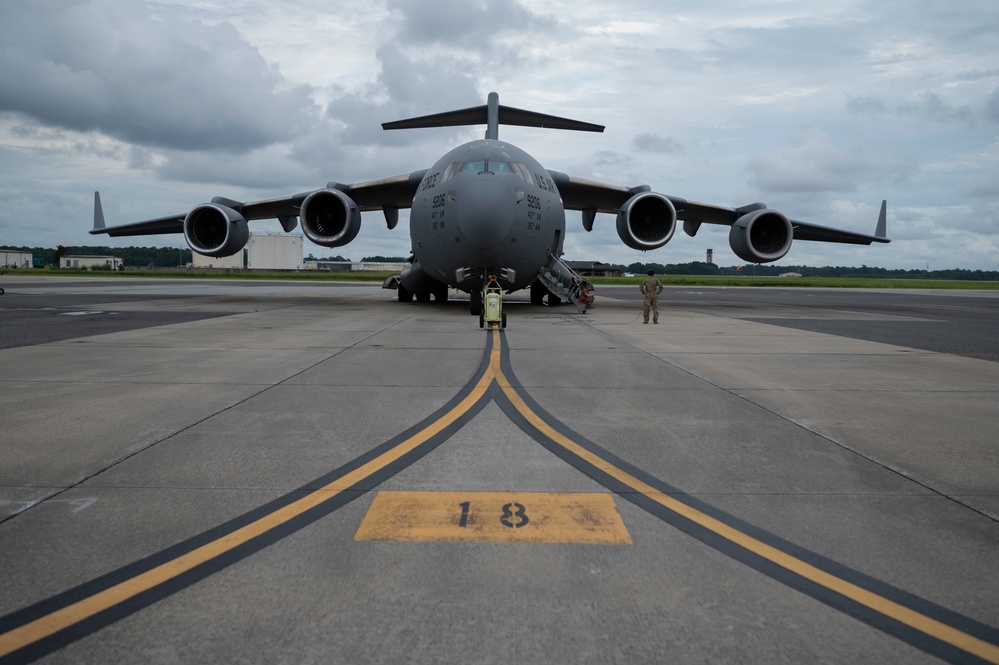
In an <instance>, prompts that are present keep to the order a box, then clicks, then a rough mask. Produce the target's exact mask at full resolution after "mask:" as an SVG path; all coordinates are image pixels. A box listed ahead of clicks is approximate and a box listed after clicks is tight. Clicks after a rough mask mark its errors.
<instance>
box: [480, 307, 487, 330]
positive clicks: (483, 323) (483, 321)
mask: <svg viewBox="0 0 999 665" xmlns="http://www.w3.org/2000/svg"><path fill="white" fill-rule="evenodd" d="M479 327H480V328H485V327H486V315H485V314H484V313H483V312H482V310H481V309H480V310H479Z"/></svg>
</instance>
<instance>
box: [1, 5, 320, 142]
mask: <svg viewBox="0 0 999 665" xmlns="http://www.w3.org/2000/svg"><path fill="white" fill-rule="evenodd" d="M0 43H2V44H3V48H2V49H0V110H6V111H13V112H17V113H21V114H24V115H26V116H28V117H31V118H35V119H36V120H38V121H39V122H42V123H45V124H49V125H53V126H58V127H64V128H67V129H72V130H76V131H91V130H96V131H100V132H103V133H105V134H107V135H109V136H114V137H116V138H119V139H121V140H123V141H129V142H133V143H136V144H139V145H146V146H156V147H170V148H177V149H197V148H206V147H208V148H217V149H224V150H236V151H240V150H245V149H249V148H254V147H258V146H263V145H267V144H270V143H274V142H277V141H281V140H286V139H287V138H289V137H290V136H291V135H292V134H293V133H294V131H296V130H297V129H298V128H299V127H300V126H302V125H304V124H308V123H309V122H310V111H311V109H310V108H309V106H310V104H311V100H310V98H309V89H308V88H306V87H304V86H288V85H287V82H286V81H284V80H283V79H282V78H281V76H280V74H279V73H278V71H277V69H276V68H274V67H273V66H272V65H269V64H268V63H267V62H266V61H265V60H264V59H263V58H262V57H261V55H260V53H259V52H258V51H257V50H256V49H255V48H253V47H252V46H251V45H250V44H248V43H247V42H246V41H245V40H244V39H243V38H242V37H241V36H240V34H239V33H238V32H237V31H236V29H235V28H234V27H233V26H232V25H229V24H226V23H222V24H218V25H215V26H208V25H204V24H202V23H198V22H190V21H184V20H180V19H177V18H171V17H169V16H168V17H165V18H162V19H160V20H154V19H153V18H152V16H151V15H150V14H149V13H148V12H147V11H146V10H145V7H144V5H142V4H139V3H135V2H129V1H127V0H117V1H114V2H101V3H97V2H83V1H79V0H78V1H76V2H64V1H62V0H41V1H32V2H4V3H2V4H0Z"/></svg>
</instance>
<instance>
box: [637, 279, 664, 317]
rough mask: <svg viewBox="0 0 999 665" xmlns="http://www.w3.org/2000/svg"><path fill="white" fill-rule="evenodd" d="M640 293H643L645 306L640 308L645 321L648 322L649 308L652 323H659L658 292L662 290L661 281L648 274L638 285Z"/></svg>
mask: <svg viewBox="0 0 999 665" xmlns="http://www.w3.org/2000/svg"><path fill="white" fill-rule="evenodd" d="M640 288H641V290H642V293H644V294H645V307H643V308H642V316H643V317H644V318H645V323H648V322H649V310H650V309H651V310H652V323H659V294H660V293H661V292H662V290H663V285H662V283H661V282H660V281H659V280H658V279H656V278H655V277H653V276H652V275H649V276H648V277H646V278H645V281H644V282H642V286H641V287H640Z"/></svg>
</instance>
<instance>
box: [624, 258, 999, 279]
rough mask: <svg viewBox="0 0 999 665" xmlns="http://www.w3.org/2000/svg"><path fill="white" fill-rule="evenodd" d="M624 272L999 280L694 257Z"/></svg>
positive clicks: (955, 271)
mask: <svg viewBox="0 0 999 665" xmlns="http://www.w3.org/2000/svg"><path fill="white" fill-rule="evenodd" d="M615 267H617V268H618V269H619V270H620V271H621V272H622V273H626V272H630V273H634V274H636V275H641V274H645V273H646V272H648V271H649V270H653V271H655V273H656V274H657V275H732V276H735V275H749V276H753V275H755V276H757V277H777V276H779V275H784V274H787V273H795V274H798V275H801V276H802V277H861V278H873V279H944V280H963V281H970V282H996V281H999V270H965V269H963V268H952V269H950V270H922V269H917V270H906V269H904V268H901V269H890V268H878V267H874V266H866V265H863V266H860V267H859V268H857V267H853V266H824V267H821V268H816V267H812V266H800V265H798V266H789V265H774V264H755V263H751V264H748V265H740V266H727V267H726V266H718V265H715V264H714V263H705V262H703V261H691V262H690V263H667V264H662V263H631V264H629V265H627V266H625V265H617V266H615Z"/></svg>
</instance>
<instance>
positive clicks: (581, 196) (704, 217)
mask: <svg viewBox="0 0 999 665" xmlns="http://www.w3.org/2000/svg"><path fill="white" fill-rule="evenodd" d="M548 173H549V175H551V176H552V179H553V180H554V181H555V185H556V186H557V187H558V190H559V194H560V195H561V196H562V203H563V205H564V206H565V208H566V209H567V210H581V211H583V213H584V215H583V225H584V227H586V230H587V231H589V230H590V229H591V228H592V224H593V215H594V214H595V213H597V212H603V213H610V214H617V213H618V212H619V211H620V210H621V208H622V207H623V206H624V205H625V204H626V203H627V202H628V201H629V200H630V199H631V198H632V197H634V196H636V195H638V194H641V193H643V192H649V191H650V188H649V186H648V185H639V186H636V187H625V186H621V185H614V184H609V183H604V182H599V181H596V180H589V179H587V178H580V177H577V176H570V175H566V174H565V173H560V172H558V171H549V172H548ZM662 196H663V197H664V198H667V199H669V201H670V202H671V203H672V204H673V207H674V208H675V209H676V218H677V220H680V221H682V222H683V230H684V231H685V232H686V233H687V235H689V236H693V235H694V234H696V233H697V230H698V229H699V228H700V225H701V224H720V225H723V226H732V225H733V224H735V223H736V222H737V221H738V220H739V218H740V217H743V216H744V215H747V214H749V213H752V212H755V211H758V210H764V209H766V207H767V206H766V205H765V204H763V203H751V204H749V205H747V206H742V207H740V208H731V207H728V206H721V205H715V204H712V203H700V202H698V201H690V200H688V199H684V198H681V197H679V196H669V195H662ZM885 210H886V202H884V201H882V202H881V214H880V216H879V218H878V224H877V228H876V230H875V232H874V235H869V234H866V233H856V232H853V231H846V230H844V229H836V228H831V227H827V226H820V225H818V224H812V223H810V222H802V221H799V220H795V219H791V220H789V221H790V222H791V226H792V228H793V229H794V239H795V240H814V241H819V242H838V243H850V244H856V245H870V244H871V243H872V242H891V241H890V240H888V238H887V237H886V228H885V226H886V224H885Z"/></svg>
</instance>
